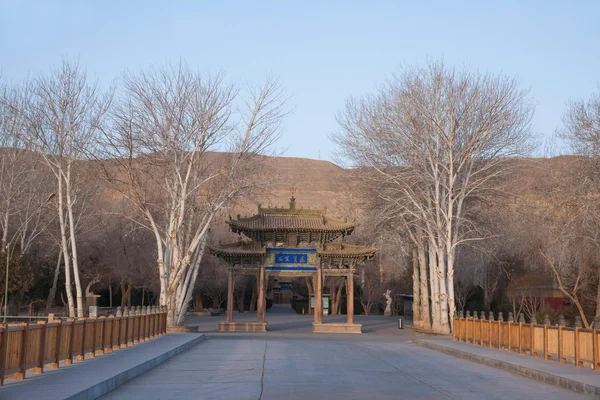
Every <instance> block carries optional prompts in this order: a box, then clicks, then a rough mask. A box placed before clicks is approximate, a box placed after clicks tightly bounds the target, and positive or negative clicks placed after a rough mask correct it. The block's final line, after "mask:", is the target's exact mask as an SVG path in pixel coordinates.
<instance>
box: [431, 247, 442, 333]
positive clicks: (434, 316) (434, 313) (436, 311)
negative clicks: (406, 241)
mask: <svg viewBox="0 0 600 400" xmlns="http://www.w3.org/2000/svg"><path fill="white" fill-rule="evenodd" d="M428 248H429V260H428V261H429V287H430V289H431V330H433V331H434V332H440V331H441V316H440V312H441V308H440V295H439V279H438V277H437V265H436V264H437V260H436V254H435V250H434V248H433V246H431V243H429V244H428Z"/></svg>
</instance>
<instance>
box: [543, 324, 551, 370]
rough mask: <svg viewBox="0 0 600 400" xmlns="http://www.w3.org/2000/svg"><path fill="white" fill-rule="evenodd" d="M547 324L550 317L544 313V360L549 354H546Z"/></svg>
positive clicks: (548, 357)
mask: <svg viewBox="0 0 600 400" xmlns="http://www.w3.org/2000/svg"><path fill="white" fill-rule="evenodd" d="M548 325H550V318H548V314H546V315H544V352H543V357H544V360H549V359H550V354H548Z"/></svg>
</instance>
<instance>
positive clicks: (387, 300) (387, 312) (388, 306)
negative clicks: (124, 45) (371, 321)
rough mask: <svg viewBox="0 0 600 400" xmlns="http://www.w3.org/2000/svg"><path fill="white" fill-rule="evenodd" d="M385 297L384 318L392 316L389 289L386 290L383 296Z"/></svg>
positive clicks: (390, 292)
mask: <svg viewBox="0 0 600 400" xmlns="http://www.w3.org/2000/svg"><path fill="white" fill-rule="evenodd" d="M383 295H384V296H385V311H384V312H383V315H385V316H386V317H391V316H392V291H391V290H390V289H388V290H386V291H385V293H384V294H383Z"/></svg>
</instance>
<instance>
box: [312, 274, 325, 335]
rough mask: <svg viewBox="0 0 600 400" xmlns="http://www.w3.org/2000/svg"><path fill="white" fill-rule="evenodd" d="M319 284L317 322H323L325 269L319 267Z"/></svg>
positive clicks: (316, 304)
mask: <svg viewBox="0 0 600 400" xmlns="http://www.w3.org/2000/svg"><path fill="white" fill-rule="evenodd" d="M316 281H317V284H316V287H315V319H314V321H315V324H322V323H323V296H322V294H323V270H322V268H321V266H320V265H319V266H318V267H317V279H316Z"/></svg>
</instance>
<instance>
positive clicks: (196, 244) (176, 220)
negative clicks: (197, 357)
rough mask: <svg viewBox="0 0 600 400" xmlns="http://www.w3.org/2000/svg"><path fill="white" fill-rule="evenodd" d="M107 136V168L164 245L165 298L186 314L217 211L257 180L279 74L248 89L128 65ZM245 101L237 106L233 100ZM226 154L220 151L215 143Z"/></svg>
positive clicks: (276, 115) (273, 130)
mask: <svg viewBox="0 0 600 400" xmlns="http://www.w3.org/2000/svg"><path fill="white" fill-rule="evenodd" d="M123 84H124V92H123V93H122V94H121V96H120V97H119V101H118V102H117V106H116V107H115V111H114V114H113V126H112V129H110V130H108V131H107V134H106V136H105V146H106V148H108V149H110V151H111V154H110V155H111V156H112V157H115V158H116V168H113V167H112V166H107V167H106V171H107V176H108V178H109V179H110V180H111V181H112V182H114V183H115V185H116V187H117V188H118V190H119V191H120V192H121V193H122V195H123V196H124V197H125V198H126V199H128V200H130V201H131V202H132V203H133V204H135V206H136V207H138V209H139V212H140V213H141V215H142V216H143V219H141V220H138V222H139V223H140V224H142V225H144V226H146V227H147V228H148V229H150V230H151V232H152V233H153V235H154V237H155V241H156V247H157V253H158V260H157V263H158V271H159V279H160V288H161V293H160V303H161V304H162V305H166V306H167V307H168V321H169V322H168V325H169V326H174V325H179V324H183V321H184V316H185V312H186V310H187V305H188V303H189V301H190V299H191V296H192V291H193V288H194V282H195V281H196V278H197V276H198V271H199V267H200V264H201V261H202V257H203V255H204V252H205V247H206V243H207V238H208V233H209V227H210V226H211V223H212V221H213V220H214V218H215V216H216V215H217V213H218V212H219V211H220V210H221V209H222V208H223V207H226V206H228V205H229V204H230V203H231V202H232V201H234V200H235V199H237V198H239V197H241V196H244V195H248V194H249V192H251V191H252V189H253V188H254V187H255V185H256V178H257V175H258V174H259V172H260V168H261V163H262V161H263V158H262V157H261V154H262V153H265V152H266V151H267V150H268V149H269V148H270V147H271V145H272V144H273V142H274V141H275V140H276V138H277V137H278V133H279V127H280V122H281V118H282V116H283V114H284V111H283V108H282V107H283V102H284V100H285V99H284V98H283V97H282V92H281V88H280V85H279V83H278V82H277V81H273V80H271V81H268V82H267V84H266V85H265V86H264V87H262V88H259V89H256V90H254V89H251V90H250V93H249V97H248V98H247V99H244V98H242V97H240V96H238V93H237V91H236V90H235V89H234V88H233V87H232V86H229V85H226V84H225V83H224V80H223V77H222V76H220V75H218V76H216V77H209V78H207V79H205V78H203V77H201V76H200V75H199V74H198V73H197V72H194V71H191V70H190V69H189V68H187V67H186V66H185V65H184V64H179V65H177V66H166V67H162V68H151V69H149V70H148V71H147V72H140V73H137V74H133V73H127V74H125V76H124V79H123ZM238 101H242V103H243V104H245V109H244V110H242V111H240V112H237V110H236V109H235V107H234V104H235V102H238ZM217 150H227V151H229V152H230V154H226V155H222V156H221V157H215V156H214V155H213V154H211V152H212V151H217Z"/></svg>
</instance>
